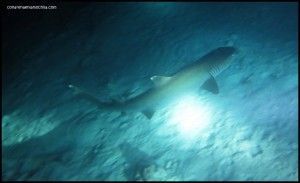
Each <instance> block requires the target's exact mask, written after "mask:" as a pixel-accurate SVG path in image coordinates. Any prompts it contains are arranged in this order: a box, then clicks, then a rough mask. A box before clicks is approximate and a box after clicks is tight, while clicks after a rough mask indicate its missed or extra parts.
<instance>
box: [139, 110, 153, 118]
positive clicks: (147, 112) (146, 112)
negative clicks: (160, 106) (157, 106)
mask: <svg viewBox="0 0 300 183" xmlns="http://www.w3.org/2000/svg"><path fill="white" fill-rule="evenodd" d="M142 113H143V114H144V115H145V116H146V117H147V118H148V119H151V118H152V116H153V115H154V113H155V111H154V110H152V109H147V110H143V111H142Z"/></svg>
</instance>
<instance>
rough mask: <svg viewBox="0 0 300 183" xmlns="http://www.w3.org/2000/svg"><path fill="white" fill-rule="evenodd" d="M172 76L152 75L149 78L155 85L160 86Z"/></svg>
mask: <svg viewBox="0 0 300 183" xmlns="http://www.w3.org/2000/svg"><path fill="white" fill-rule="evenodd" d="M171 78H172V77H167V76H152V77H151V78H150V79H151V80H152V82H153V83H154V85H155V86H161V85H164V84H166V83H167V82H168V81H169V80H170V79H171Z"/></svg>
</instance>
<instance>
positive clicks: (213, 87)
mask: <svg viewBox="0 0 300 183" xmlns="http://www.w3.org/2000/svg"><path fill="white" fill-rule="evenodd" d="M201 88H202V89H204V90H207V91H210V92H212V93H213V94H218V93H219V87H218V84H217V82H216V80H215V78H214V77H213V76H210V78H209V79H208V80H207V81H206V82H205V83H204V84H203V85H202V86H201Z"/></svg>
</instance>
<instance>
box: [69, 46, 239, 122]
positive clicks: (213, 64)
mask: <svg viewBox="0 0 300 183" xmlns="http://www.w3.org/2000/svg"><path fill="white" fill-rule="evenodd" d="M236 53H237V48H235V47H233V46H225V47H218V48H216V49H213V50H211V51H210V52H208V53H207V54H205V55H203V56H202V57H200V58H199V59H198V60H196V61H195V62H192V63H190V64H188V65H186V66H184V67H182V68H180V69H179V70H177V71H176V72H175V73H173V74H171V75H168V76H158V75H155V76H152V77H151V78H150V79H151V80H152V82H153V83H154V86H153V87H151V88H150V89H148V90H147V91H145V92H143V93H141V94H139V95H137V96H135V97H132V98H129V99H127V100H125V101H116V100H112V101H108V102H106V101H101V100H100V99H99V98H97V97H96V96H95V95H93V94H91V93H89V92H88V91H86V90H84V89H82V88H80V87H78V86H75V85H72V84H69V85H68V87H69V88H71V89H72V90H73V91H74V93H75V94H76V96H79V97H80V98H84V99H85V100H87V101H89V102H92V103H93V104H95V105H97V107H99V108H100V109H102V110H106V111H120V112H125V113H127V112H130V111H131V112H141V113H142V114H144V115H145V116H146V117H147V118H148V119H151V118H152V117H153V115H154V114H155V111H157V110H158V109H160V108H161V107H162V106H166V105H168V104H170V103H172V102H174V101H175V100H176V99H178V98H179V97H181V96H183V95H184V94H186V93H187V92H191V91H194V92H197V91H198V90H201V89H204V90H207V91H209V92H211V93H213V94H218V93H219V87H218V85H217V82H216V80H215V77H216V76H217V75H219V74H220V73H221V72H222V71H224V70H225V69H227V68H228V67H229V65H230V64H231V62H232V60H234V59H233V56H234V55H236Z"/></svg>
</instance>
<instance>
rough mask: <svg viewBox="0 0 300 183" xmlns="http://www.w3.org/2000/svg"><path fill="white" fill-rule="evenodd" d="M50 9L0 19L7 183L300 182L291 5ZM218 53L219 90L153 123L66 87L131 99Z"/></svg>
mask: <svg viewBox="0 0 300 183" xmlns="http://www.w3.org/2000/svg"><path fill="white" fill-rule="evenodd" d="M12 5H13V4H12ZM51 5H52V4H51ZM56 6H57V9H55V10H8V9H7V10H6V11H5V14H4V19H3V21H2V34H3V41H2V45H3V46H2V53H3V56H2V62H3V64H2V66H3V70H2V109H3V110H2V152H3V153H2V178H3V180H120V181H125V180H184V181H188V180H199V181H204V180H269V181H270V180H298V117H297V116H298V69H297V68H298V14H297V10H298V9H297V8H298V4H297V3H293V2H289V3H279V2H276V3H275V2H274V3H260V2H257V3H250V2H249V3H236V2H235V3H225V2H223V3H221V2H215V3H197V2H193V3H184V2H176V3H175V2H158V3H154V2H130V3H100V2H98V3H96V2H92V3H59V4H56ZM222 46H233V47H235V48H237V49H238V53H237V55H236V56H235V57H234V59H233V61H232V64H231V65H230V66H229V67H228V68H227V69H226V70H224V71H223V72H222V73H220V74H219V75H218V76H217V77H216V78H215V80H216V82H217V83H218V87H219V94H217V95H215V94H212V93H210V92H208V91H205V90H199V93H197V95H193V96H189V94H187V97H186V98H178V103H180V105H181V104H182V105H183V106H181V107H180V106H176V105H171V106H165V107H162V108H159V109H156V111H155V114H154V116H153V118H152V119H151V120H149V119H147V118H146V117H145V116H144V115H143V114H142V113H140V112H130V113H126V114H125V113H119V112H111V111H103V110H101V109H98V108H97V107H96V105H94V104H92V103H89V102H88V101H86V100H82V99H80V98H79V97H77V96H76V95H74V93H73V92H72V90H71V89H70V88H68V84H72V85H76V86H79V87H80V88H84V89H85V90H86V91H88V92H90V93H92V94H93V95H94V96H96V97H97V98H99V99H100V100H103V101H107V100H110V99H114V100H126V99H129V98H131V97H134V96H137V95H138V94H140V93H142V92H144V91H146V90H147V89H149V88H151V87H153V83H151V80H150V78H151V77H152V76H154V75H158V76H171V74H172V73H174V72H175V71H177V70H178V69H180V68H182V67H184V66H185V65H187V64H190V63H193V61H196V60H198V59H199V58H201V57H202V56H203V55H205V54H207V53H208V52H210V51H211V50H213V49H216V48H218V47H222ZM199 88H200V86H199Z"/></svg>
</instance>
